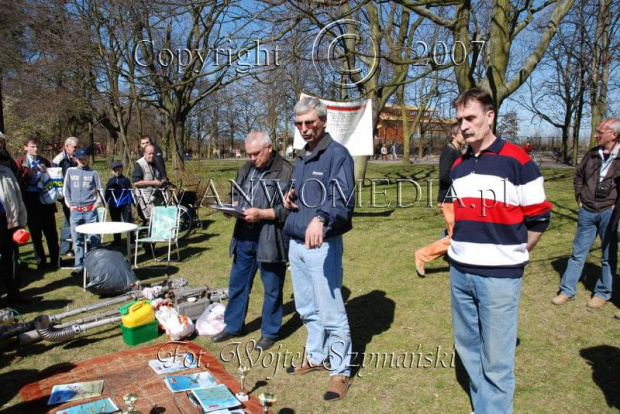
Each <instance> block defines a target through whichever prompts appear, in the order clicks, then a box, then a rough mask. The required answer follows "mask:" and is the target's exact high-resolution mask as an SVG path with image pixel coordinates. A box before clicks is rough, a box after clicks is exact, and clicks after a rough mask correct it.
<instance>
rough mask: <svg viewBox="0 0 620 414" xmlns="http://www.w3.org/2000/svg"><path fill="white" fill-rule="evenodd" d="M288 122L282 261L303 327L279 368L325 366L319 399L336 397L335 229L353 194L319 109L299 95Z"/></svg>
mask: <svg viewBox="0 0 620 414" xmlns="http://www.w3.org/2000/svg"><path fill="white" fill-rule="evenodd" d="M294 111H295V125H296V126H297V129H298V130H299V133H300V134H301V136H302V138H303V139H304V140H305V141H306V146H305V147H304V148H303V149H302V150H301V151H300V152H299V155H298V156H297V162H296V164H295V170H294V173H293V179H294V181H293V184H292V186H293V188H292V189H291V190H290V191H289V192H288V193H287V195H286V197H285V200H284V206H285V207H286V208H287V209H290V210H292V211H291V213H290V215H289V216H288V218H287V220H286V224H285V225H284V232H285V233H286V234H287V235H288V236H290V237H291V241H290V244H289V261H290V264H291V277H292V280H293V292H294V295H295V307H296V309H297V312H298V313H299V315H300V317H301V320H302V321H303V323H304V326H305V327H306V329H307V331H308V339H307V341H306V352H307V360H304V361H303V362H302V363H301V364H300V365H299V366H291V367H289V368H287V372H288V373H289V374H292V375H300V374H306V373H308V372H312V371H320V370H329V371H330V381H329V386H328V388H327V391H326V393H325V395H324V396H323V398H324V399H325V400H326V401H334V400H339V399H341V398H343V397H344V396H345V395H346V394H347V391H348V389H349V385H350V378H351V367H350V362H351V334H350V330H349V322H348V319H347V313H346V310H345V308H344V302H343V299H342V293H341V288H342V276H343V269H342V252H343V243H342V235H343V234H344V233H346V232H347V231H349V230H350V229H351V216H352V214H353V206H354V205H355V200H354V196H353V194H352V193H353V189H354V188H355V179H354V176H353V159H352V158H351V155H350V154H349V151H348V150H347V149H346V148H345V147H344V146H342V145H340V144H339V143H337V142H335V141H334V140H333V139H332V138H331V136H330V135H329V134H328V133H327V132H325V125H326V121H327V108H326V107H325V105H324V104H323V103H322V102H321V101H320V100H319V99H317V98H311V97H307V98H303V99H302V100H300V101H299V102H298V103H297V105H295V108H294Z"/></svg>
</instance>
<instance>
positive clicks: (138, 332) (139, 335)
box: [121, 320, 159, 346]
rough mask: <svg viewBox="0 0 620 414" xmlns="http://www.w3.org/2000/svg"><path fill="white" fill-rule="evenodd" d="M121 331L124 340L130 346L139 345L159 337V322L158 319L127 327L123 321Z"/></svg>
mask: <svg viewBox="0 0 620 414" xmlns="http://www.w3.org/2000/svg"><path fill="white" fill-rule="evenodd" d="M121 332H122V333H123V341H124V342H125V343H126V344H127V345H130V346H134V345H138V344H141V343H143V342H146V341H150V340H151V339H155V338H157V336H158V335H159V323H158V322H157V320H154V321H153V322H149V323H145V324H144V325H138V326H134V327H131V328H127V327H126V326H125V325H123V324H122V323H121Z"/></svg>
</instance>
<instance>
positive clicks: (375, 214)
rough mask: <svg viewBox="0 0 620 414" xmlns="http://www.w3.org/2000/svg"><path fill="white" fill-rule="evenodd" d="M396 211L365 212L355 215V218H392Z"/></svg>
mask: <svg viewBox="0 0 620 414" xmlns="http://www.w3.org/2000/svg"><path fill="white" fill-rule="evenodd" d="M393 212H394V209H391V210H386V211H365V212H359V213H353V217H390V216H391V215H392V213H393Z"/></svg>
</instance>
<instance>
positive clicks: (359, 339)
mask: <svg viewBox="0 0 620 414" xmlns="http://www.w3.org/2000/svg"><path fill="white" fill-rule="evenodd" d="M345 289H346V290H347V291H348V292H347V294H346V296H347V297H348V296H349V295H350V293H351V291H350V290H349V289H347V288H345V287H343V288H342V290H343V296H345V292H344V291H345ZM345 307H346V309H347V316H348V318H349V325H350V326H351V341H352V343H353V345H352V348H353V349H352V351H353V357H352V358H351V366H352V370H351V371H352V372H351V375H352V376H353V375H356V374H357V373H358V371H359V370H360V369H362V368H363V363H364V355H365V353H366V347H367V346H368V344H369V343H370V341H372V338H373V336H375V335H380V334H381V333H383V332H386V331H387V330H389V329H390V326H391V325H392V322H393V321H394V311H395V309H396V302H394V301H393V300H392V299H390V298H388V297H387V296H386V295H385V292H384V291H382V290H373V291H371V292H369V293H367V294H365V295H362V296H357V297H355V298H353V299H351V300H350V301H347V302H346V304H345Z"/></svg>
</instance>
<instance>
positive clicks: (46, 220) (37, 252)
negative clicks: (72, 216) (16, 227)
mask: <svg viewBox="0 0 620 414" xmlns="http://www.w3.org/2000/svg"><path fill="white" fill-rule="evenodd" d="M24 204H26V211H27V212H28V230H29V231H30V236H31V237H32V244H33V246H34V258H35V260H36V261H37V265H45V264H46V263H47V260H46V257H45V250H44V249H43V235H45V240H46V241H47V249H48V251H49V255H50V263H51V264H52V266H56V265H58V254H59V247H58V231H57V230H56V215H55V210H56V207H55V206H54V205H45V204H43V203H41V202H40V201H39V195H38V194H37V193H25V194H24Z"/></svg>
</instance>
